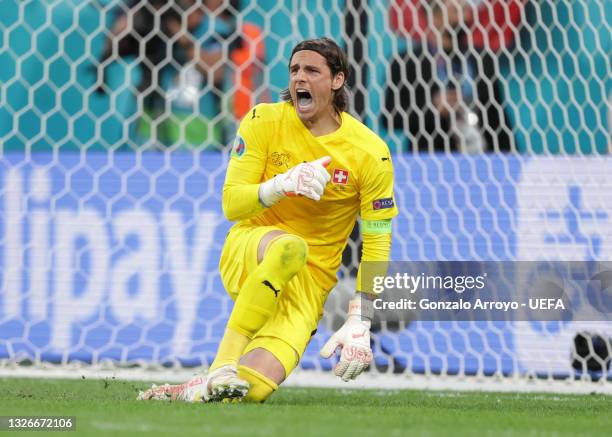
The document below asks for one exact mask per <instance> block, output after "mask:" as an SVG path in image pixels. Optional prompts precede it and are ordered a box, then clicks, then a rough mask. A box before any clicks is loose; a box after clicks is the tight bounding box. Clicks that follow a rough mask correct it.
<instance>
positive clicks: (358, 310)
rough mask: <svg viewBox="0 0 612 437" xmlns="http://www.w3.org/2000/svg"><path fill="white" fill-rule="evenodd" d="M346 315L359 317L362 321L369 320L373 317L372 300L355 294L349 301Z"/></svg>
mask: <svg viewBox="0 0 612 437" xmlns="http://www.w3.org/2000/svg"><path fill="white" fill-rule="evenodd" d="M359 294H361V293H359ZM348 316H349V317H351V316H354V317H359V319H360V320H362V321H367V322H371V321H372V317H374V305H373V303H372V301H371V300H369V299H368V298H366V297H362V296H355V297H354V298H353V299H351V301H350V302H349V308H348Z"/></svg>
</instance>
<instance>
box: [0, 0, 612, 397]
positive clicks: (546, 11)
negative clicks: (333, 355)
mask: <svg viewBox="0 0 612 437" xmlns="http://www.w3.org/2000/svg"><path fill="white" fill-rule="evenodd" d="M212 3H214V2H207V1H205V0H193V1H192V0H176V1H168V2H159V1H157V2H156V1H136V0H134V1H119V0H97V1H96V0H88V1H72V0H53V1H41V0H22V1H17V0H6V1H5V2H3V3H2V14H0V65H2V68H1V69H0V145H1V148H2V150H1V152H0V266H1V268H0V284H1V285H0V286H1V289H0V363H2V364H3V365H4V368H5V369H12V370H13V371H14V370H15V369H16V368H19V369H20V370H19V372H22V373H24V372H25V373H26V374H27V373H28V372H30V374H32V375H33V374H35V372H38V371H39V370H40V369H47V367H48V366H49V365H50V364H55V365H58V366H59V367H60V368H61V369H72V368H73V366H74V365H77V364H78V365H84V366H91V367H90V368H96V366H98V368H106V366H110V367H112V368H114V369H120V368H124V369H125V368H133V367H135V368H138V369H143V370H144V369H150V368H153V369H158V370H159V369H167V368H169V369H171V370H172V371H181V370H183V371H185V372H187V373H189V372H192V371H194V368H200V367H207V366H208V365H210V363H211V362H212V360H213V358H214V354H215V352H216V348H217V346H218V343H219V341H220V339H221V336H222V334H223V330H224V327H225V323H226V321H227V318H228V316H229V313H230V311H231V308H232V301H231V299H230V298H229V296H228V295H227V293H226V292H225V291H224V289H223V285H222V283H221V279H220V276H219V273H218V259H219V256H220V253H221V249H222V246H223V243H224V239H225V234H226V233H227V231H228V229H229V227H230V225H231V224H230V223H229V222H227V220H225V218H224V217H223V213H222V211H221V190H222V185H223V180H224V175H225V168H226V166H227V162H228V159H229V150H228V145H231V143H232V141H233V132H234V130H235V128H236V125H237V122H238V120H239V117H240V114H242V115H244V113H243V112H241V111H244V109H241V108H244V107H245V105H247V106H246V107H248V106H249V105H251V104H254V103H257V102H266V101H274V100H277V99H278V97H279V95H280V93H281V91H282V90H283V89H284V88H285V87H286V85H287V63H288V56H289V55H290V52H291V49H292V47H293V46H294V45H295V44H296V43H297V42H299V41H300V40H302V39H305V38H310V37H317V36H323V35H325V36H330V37H332V38H334V39H335V40H337V41H338V42H339V43H342V44H343V45H344V47H345V48H346V49H347V52H348V53H349V54H352V55H353V56H355V54H357V55H359V59H351V64H352V66H353V68H354V70H355V78H354V80H353V82H352V86H353V92H354V94H355V97H356V101H357V102H358V103H357V105H356V106H358V107H357V108H356V110H357V111H356V112H358V113H359V116H360V118H362V119H363V120H364V122H365V123H366V124H367V125H368V127H370V128H371V129H372V130H374V131H375V132H377V133H378V134H379V135H380V136H381V137H382V138H384V139H385V141H386V142H387V143H388V144H389V146H390V148H391V149H392V158H393V163H394V169H395V198H396V202H397V204H398V207H399V211H400V214H399V216H398V217H397V218H396V219H395V220H394V222H393V244H392V260H393V261H394V262H396V261H397V262H414V263H417V262H431V263H445V262H453V261H470V262H493V263H515V262H524V261H531V262H537V261H550V262H552V261H554V262H559V263H569V262H576V263H579V262H584V263H599V262H601V263H605V262H609V261H610V259H612V172H611V171H610V168H612V161H611V159H610V157H609V156H608V152H609V150H610V147H611V145H612V140H611V134H610V129H611V128H610V114H611V113H612V111H611V110H610V106H611V104H612V103H611V97H610V96H612V81H611V79H610V77H612V75H611V73H612V69H611V67H610V56H609V53H611V52H612V45H611V44H612V42H611V40H610V37H609V35H610V33H611V30H612V23H611V22H610V16H611V15H610V10H609V6H607V5H606V4H605V2H598V1H590V0H582V1H575V2H565V1H563V2H559V1H552V0H545V1H541V2H526V1H521V0H507V1H501V0H491V1H484V0H482V1H479V0H470V1H463V2H461V1H460V2H458V3H461V4H462V5H463V7H465V8H467V9H465V10H464V9H462V11H464V12H462V14H463V15H461V16H462V19H465V20H467V21H465V22H463V23H462V24H460V32H459V33H457V34H456V35H455V36H454V38H455V39H456V42H459V39H460V38H466V40H465V41H467V42H466V44H467V45H466V46H462V47H461V50H460V53H461V56H463V57H461V56H460V57H459V62H458V64H456V65H457V67H456V68H457V69H459V70H460V69H461V68H463V69H465V71H467V72H468V73H467V76H468V78H469V79H470V81H471V82H472V85H469V84H468V85H467V87H468V88H469V87H470V86H471V91H469V90H468V88H466V87H465V86H464V85H463V84H459V83H458V84H459V86H458V88H455V91H456V90H457V89H461V91H460V92H461V93H464V92H465V93H466V95H467V94H469V95H470V96H471V100H470V101H469V105H468V106H466V108H467V109H466V111H467V112H465V115H466V118H465V120H464V119H462V118H461V117H459V116H455V117H451V121H452V123H455V124H454V125H453V126H454V127H451V128H450V130H444V129H443V128H442V125H438V126H437V127H436V129H435V130H434V131H431V132H429V131H427V130H426V129H425V128H423V129H422V130H421V131H419V132H416V131H411V123H413V122H415V123H423V121H424V119H425V118H426V117H427V116H428V115H427V114H428V113H429V112H431V111H432V110H434V109H435V108H436V98H434V97H432V96H434V94H427V93H428V92H430V91H427V92H425V90H431V89H432V88H436V87H440V86H441V84H442V80H441V79H440V76H436V75H433V76H431V75H430V76H429V77H428V76H427V75H417V76H416V79H415V80H416V81H415V82H411V81H410V80H409V75H410V69H409V66H410V65H416V64H418V65H419V68H418V71H422V68H423V66H425V65H430V64H431V65H439V64H440V65H442V64H444V65H447V66H449V68H451V67H452V68H455V67H454V65H455V64H453V59H455V58H454V57H453V56H451V55H449V54H448V53H446V52H442V53H436V54H435V55H434V54H433V53H430V52H428V50H429V49H425V50H424V49H423V48H424V47H428V44H433V41H434V40H427V39H426V37H425V35H430V34H431V32H432V29H431V26H433V25H434V23H435V19H434V18H435V17H434V14H435V13H437V11H438V9H436V8H435V7H433V6H432V4H433V3H432V2H428V1H420V0H387V1H369V2H367V1H365V2H355V1H346V2H344V1H337V2H336V1H329V2H328V1H319V0H308V1H305V2H302V1H293V0H283V1H272V0H262V1H248V0H242V1H234V0H223V2H222V4H221V6H220V8H219V9H212V10H211V9H210V8H211V7H212V6H210V5H212ZM199 11H204V13H201V14H199ZM465 11H467V12H465ZM470 14H471V15H470ZM439 17H441V20H442V22H443V23H446V24H449V23H450V22H451V20H452V17H451V15H450V14H449V12H448V11H446V12H444V11H442V13H441V15H440V16H439ZM470 17H471V18H470ZM173 20H178V21H173ZM190 20H192V21H193V23H195V24H193V25H192V24H189V23H190ZM470 20H475V21H470ZM478 20H482V21H478ZM172 23H174V24H176V23H178V26H179V29H180V28H182V29H183V32H184V31H185V30H187V29H188V28H189V30H188V32H187V34H189V35H191V36H192V37H193V38H195V40H196V41H197V44H198V47H200V48H201V49H202V50H203V52H205V53H206V56H210V57H211V58H210V59H213V60H212V61H210V60H209V61H207V62H208V64H207V65H208V67H209V68H208V69H207V70H205V69H204V68H203V67H202V65H199V64H197V62H195V61H190V60H188V59H186V58H185V52H184V51H181V49H180V47H178V46H179V45H180V43H179V42H178V40H179V39H180V32H179V33H176V32H175V31H176V27H172V26H173V25H174V24H172ZM189 26H193V27H189ZM130 29H131V30H130ZM172 29H174V31H173V30H172ZM419 32H420V33H419ZM440 41H442V40H441V39H439V42H440ZM417 53H420V55H418V56H417ZM428 62H429V64H428ZM393 65H397V72H399V76H394V73H393V68H394V67H393ZM436 68H437V67H436ZM452 68H451V69H452ZM445 71H449V70H445ZM398 77H399V79H400V80H399V81H398V80H397V78H398ZM479 87H480V88H479ZM482 87H484V88H486V89H488V90H489V93H488V94H487V96H488V97H489V99H488V100H486V101H482V100H479V96H480V97H482V96H483V95H481V94H479V93H480V92H481V89H482ZM464 88H465V90H464ZM421 92H424V93H425V95H428V96H429V97H427V98H425V100H424V103H423V105H422V106H417V107H416V108H415V107H414V105H413V106H412V107H411V108H404V107H403V106H402V105H404V103H405V100H404V98H405V96H409V97H411V98H412V101H413V103H414V99H415V97H416V95H417V94H419V93H421ZM495 93H497V94H496V95H494V94H495ZM389 102H391V105H390V104H389ZM411 111H412V112H411ZM496 114H497V115H496ZM496 116H497V117H499V119H498V120H497V121H495V120H494V117H496ZM471 117H476V118H475V119H473V118H471ZM419 120H420V121H419ZM470 120H471V121H470ZM459 122H466V123H467V124H469V126H467V127H466V126H463V127H462V126H461V125H460V124H461V123H459ZM464 124H465V123H464ZM423 126H424V124H423ZM438 137H439V138H441V141H443V142H444V141H446V142H445V143H444V144H446V146H445V148H444V149H442V150H440V149H436V148H435V146H434V144H436V141H437V140H436V138H438ZM451 137H457V138H459V140H457V141H458V143H457V144H456V150H455V149H453V148H452V147H455V146H451V144H452V141H451V140H452V138H451ZM468 140H469V141H468ZM419 144H427V147H426V148H425V149H423V148H420V146H419ZM500 150H501V151H503V153H495V152H496V151H500ZM359 245H360V240H359V238H357V239H355V240H350V241H349V243H348V246H347V250H348V252H347V253H346V256H345V257H344V259H345V260H344V262H343V265H342V266H341V267H340V271H339V282H338V286H337V287H336V289H335V290H334V291H333V292H332V293H331V294H330V297H329V299H328V301H327V303H326V307H325V314H324V317H323V319H322V321H321V323H320V324H319V329H318V332H317V334H316V335H315V336H314V337H313V339H312V341H311V343H310V344H309V346H308V348H307V349H306V352H305V354H304V357H303V359H302V361H301V364H300V369H299V371H298V373H297V374H296V375H295V376H294V377H293V378H292V380H291V381H294V383H295V384H298V385H303V384H311V385H317V384H320V383H322V381H326V380H327V378H328V377H329V376H330V375H331V374H332V373H331V372H330V370H331V368H332V364H333V363H332V362H331V361H330V360H324V359H322V358H320V357H319V355H318V350H319V349H320V347H321V346H322V345H323V344H324V343H325V341H326V339H327V338H328V337H329V335H331V333H332V332H333V330H334V329H336V328H337V327H338V326H339V325H340V324H341V323H342V321H343V320H344V317H345V311H346V306H347V305H346V302H347V301H348V299H349V298H350V296H351V295H352V293H353V292H354V284H355V277H354V275H355V271H356V267H357V266H358V258H359V257H358V252H359ZM606 277H607V276H606ZM604 279H605V278H604ZM602 281H603V282H602V283H607V282H605V280H602ZM522 292H526V291H525V290H524V289H523V290H522ZM601 292H602V293H603V294H602V295H603V296H607V295H606V294H605V293H608V294H609V293H610V291H609V290H607V289H605V288H604V289H603V290H601ZM598 302H599V304H598ZM601 302H602V301H589V302H587V303H585V305H586V306H589V305H590V307H592V308H595V309H597V310H598V311H599V313H598V314H603V316H602V318H601V319H596V318H594V317H592V318H588V317H586V318H585V317H582V318H580V317H574V318H573V319H564V320H549V321H541V320H524V319H517V320H514V319H512V320H500V319H495V320H480V321H466V320H450V319H436V320H431V319H430V320H427V319H422V320H419V319H415V318H414V316H413V315H412V314H410V313H409V312H402V311H396V312H388V313H384V315H383V314H382V313H381V314H379V316H378V317H377V319H376V320H375V322H374V329H373V335H372V347H373V352H374V363H373V365H372V366H371V369H370V371H369V374H368V375H364V376H362V377H361V378H363V379H365V378H373V379H372V380H375V381H381V380H382V379H381V378H385V381H387V382H385V383H379V384H380V385H379V386H385V387H404V386H410V385H412V386H415V387H433V388H437V387H441V386H444V384H446V386H450V387H453V388H455V387H456V388H470V387H474V388H481V387H482V388H484V387H486V386H487V384H488V383H490V382H495V381H502V385H504V384H505V387H512V386H513V385H518V382H517V381H518V380H521V381H523V382H524V381H532V386H535V387H536V389H538V390H544V391H546V388H547V387H549V388H550V387H556V388H555V389H556V390H559V391H567V390H570V391H577V392H580V391H582V392H588V391H594V390H603V391H608V392H609V391H612V390H610V386H611V384H610V382H611V381H612V370H611V369H610V361H611V357H612V344H611V340H610V339H611V338H612V322H611V320H610V314H612V307H606V305H609V304H610V302H609V301H607V300H604V301H603V304H602V303H601ZM598 305H599V306H598ZM26 364H27V365H28V366H25V365H26ZM32 364H34V366H30V365H32ZM0 367H2V366H0ZM37 369H38V370H37ZM45 371H47V372H48V374H50V372H49V371H48V369H47V370H43V372H45ZM7 373H11V372H7ZM321 373H322V374H323V377H320V376H316V375H320V374H321ZM181 375H182V373H181ZM461 381H463V383H462V382H461ZM466 381H467V382H466ZM558 381H561V383H560V384H561V385H559V384H558ZM555 384H557V385H555ZM525 387H527V388H529V387H530V383H529V382H526V383H525Z"/></svg>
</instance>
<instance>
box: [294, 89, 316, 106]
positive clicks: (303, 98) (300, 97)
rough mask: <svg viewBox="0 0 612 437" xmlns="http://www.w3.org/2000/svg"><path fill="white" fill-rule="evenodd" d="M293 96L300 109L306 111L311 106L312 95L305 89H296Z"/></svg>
mask: <svg viewBox="0 0 612 437" xmlns="http://www.w3.org/2000/svg"><path fill="white" fill-rule="evenodd" d="M295 94H296V97H297V106H298V107H299V108H300V109H307V108H308V107H309V106H310V105H311V104H312V95H311V94H310V91H308V90H305V89H297V90H295Z"/></svg>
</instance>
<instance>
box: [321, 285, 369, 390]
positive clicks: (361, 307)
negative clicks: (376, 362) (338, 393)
mask: <svg viewBox="0 0 612 437" xmlns="http://www.w3.org/2000/svg"><path fill="white" fill-rule="evenodd" d="M372 313H373V308H372V302H371V301H370V300H368V299H367V298H365V297H363V298H361V297H355V298H354V299H353V300H351V302H350V303H349V311H348V318H347V319H346V322H344V325H342V327H341V328H340V329H339V330H338V331H337V332H336V333H335V334H334V335H332V336H331V338H330V339H329V340H328V341H327V343H325V346H323V348H322V349H321V356H322V357H323V358H329V357H331V356H332V355H333V353H334V352H335V351H336V349H337V348H338V346H340V347H342V352H341V353H340V361H339V362H338V364H336V367H335V368H334V373H335V374H336V376H339V377H340V378H342V380H343V381H348V380H350V379H355V378H357V377H358V376H359V375H360V374H361V372H363V371H364V369H366V368H367V367H368V366H369V365H370V362H371V361H372V349H370V326H371V324H372Z"/></svg>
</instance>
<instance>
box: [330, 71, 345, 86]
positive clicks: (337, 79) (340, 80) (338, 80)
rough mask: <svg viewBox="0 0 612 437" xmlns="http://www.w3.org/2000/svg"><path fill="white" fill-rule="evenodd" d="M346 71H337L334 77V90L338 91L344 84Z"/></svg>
mask: <svg viewBox="0 0 612 437" xmlns="http://www.w3.org/2000/svg"><path fill="white" fill-rule="evenodd" d="M344 79H345V77H344V73H342V72H340V73H337V74H336V75H335V76H334V78H333V79H332V90H334V91H338V90H339V89H340V88H342V85H344Z"/></svg>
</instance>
